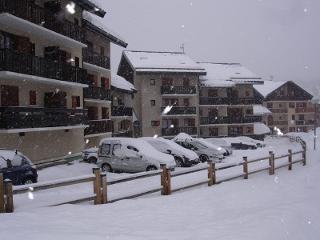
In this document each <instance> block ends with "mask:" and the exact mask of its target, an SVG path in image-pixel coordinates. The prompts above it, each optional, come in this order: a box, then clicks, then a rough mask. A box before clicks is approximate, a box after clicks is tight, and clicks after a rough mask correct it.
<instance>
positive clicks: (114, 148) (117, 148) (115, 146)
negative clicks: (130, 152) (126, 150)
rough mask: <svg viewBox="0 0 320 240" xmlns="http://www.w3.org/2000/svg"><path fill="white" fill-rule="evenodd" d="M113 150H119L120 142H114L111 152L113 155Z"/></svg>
mask: <svg viewBox="0 0 320 240" xmlns="http://www.w3.org/2000/svg"><path fill="white" fill-rule="evenodd" d="M115 150H121V144H114V145H113V149H112V154H113V155H114V151H115Z"/></svg>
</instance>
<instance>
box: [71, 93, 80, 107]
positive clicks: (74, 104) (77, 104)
mask: <svg viewBox="0 0 320 240" xmlns="http://www.w3.org/2000/svg"><path fill="white" fill-rule="evenodd" d="M78 107H80V96H72V108H78Z"/></svg>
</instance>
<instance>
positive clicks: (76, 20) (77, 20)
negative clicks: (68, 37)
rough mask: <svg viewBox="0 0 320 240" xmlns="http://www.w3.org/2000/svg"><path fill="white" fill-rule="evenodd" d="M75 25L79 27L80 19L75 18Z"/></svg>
mask: <svg viewBox="0 0 320 240" xmlns="http://www.w3.org/2000/svg"><path fill="white" fill-rule="evenodd" d="M74 24H75V25H77V26H79V19H78V18H74Z"/></svg>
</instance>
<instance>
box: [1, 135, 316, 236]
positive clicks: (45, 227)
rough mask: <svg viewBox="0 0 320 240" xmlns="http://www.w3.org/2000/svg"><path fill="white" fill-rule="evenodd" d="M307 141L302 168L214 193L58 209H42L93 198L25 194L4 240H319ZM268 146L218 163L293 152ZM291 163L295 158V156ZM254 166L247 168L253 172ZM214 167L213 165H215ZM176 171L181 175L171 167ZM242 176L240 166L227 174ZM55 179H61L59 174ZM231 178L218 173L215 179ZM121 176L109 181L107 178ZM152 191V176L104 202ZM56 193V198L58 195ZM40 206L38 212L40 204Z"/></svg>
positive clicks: (46, 176)
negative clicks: (73, 199)
mask: <svg viewBox="0 0 320 240" xmlns="http://www.w3.org/2000/svg"><path fill="white" fill-rule="evenodd" d="M306 139H307V141H308V149H309V151H308V164H307V166H305V167H303V166H302V165H301V164H296V165H294V166H293V171H291V172H289V171H288V170H287V169H286V168H283V169H279V170H276V174H275V175H274V176H269V175H268V174H267V171H266V172H262V173H259V174H255V175H250V176H249V179H248V180H243V179H238V180H233V181H230V182H226V183H223V184H219V185H216V186H213V187H210V188H209V187H207V186H206V185H203V187H198V188H194V189H190V190H186V191H182V192H177V193H173V194H172V195H170V196H160V195H159V194H153V195H150V196H146V197H143V198H138V199H134V200H124V201H119V202H116V203H113V204H107V205H101V206H93V205H88V204H85V205H65V206H60V207H41V204H40V205H39V202H41V201H44V202H45V203H46V204H47V203H48V202H50V201H52V202H54V201H56V200H57V199H58V200H59V198H61V200H62V199H64V198H65V197H66V195H68V194H69V195H70V196H71V194H80V193H81V192H82V193H83V194H85V193H87V192H90V191H91V192H92V186H91V185H88V184H79V186H77V187H73V189H72V190H71V189H68V188H66V189H64V188H61V189H59V191H58V190H57V191H52V190H48V191H43V192H46V194H44V193H43V194H42V195H41V194H39V195H38V194H37V193H35V195H34V200H30V199H28V198H27V197H26V196H27V195H25V194H22V195H21V196H20V197H18V198H17V197H16V198H15V205H16V210H17V211H16V213H14V214H5V215H0V221H1V223H2V224H1V225H0V232H1V238H3V239H7V240H8V239H9V240H10V239H33V240H37V239H46V240H47V239H48V240H50V239H61V240H64V239H72V238H74V239H77V240H81V239H116V240H118V239H175V240H176V239H224V240H226V239H232V240H233V239H246V240H247V239H262V240H264V239H268V240H269V239H290V240H292V239H293V240H295V239H297V240H298V239H308V240H313V239H319V237H320V228H319V222H320V207H319V202H320V186H319V184H318V183H319V182H320V175H319V171H320V161H319V159H318V156H319V152H320V151H316V152H314V151H313V150H312V149H313V148H312V137H310V136H309V135H308V136H306ZM266 143H267V147H266V148H262V149H258V150H247V151H234V154H233V156H232V157H230V158H228V159H226V160H225V162H224V163H221V165H225V164H230V163H234V162H239V161H241V160H242V156H248V158H249V160H250V159H254V158H257V157H264V156H266V155H267V154H268V151H270V150H272V151H274V152H275V153H276V155H278V154H283V153H287V151H288V148H291V149H293V150H294V151H295V150H299V149H300V146H299V145H298V144H296V143H290V142H289V140H288V139H284V138H281V139H267V140H266ZM297 157H298V156H297ZM264 164H265V163H260V162H258V163H257V165H255V166H249V168H251V169H252V168H258V167H261V166H263V165H264ZM221 165H220V166H221ZM92 166H93V165H89V164H84V163H79V164H74V165H71V166H59V167H54V168H49V169H45V170H42V171H40V181H47V180H52V179H55V178H56V177H58V178H60V177H75V176H78V175H83V174H90V173H91V168H92ZM177 171H180V169H178V170H177ZM232 171H234V173H241V171H242V168H241V167H239V168H234V169H233V170H232ZM58 173H61V175H58ZM228 174H233V173H230V170H225V171H219V172H218V176H217V177H218V179H219V178H220V179H221V178H223V177H224V176H226V175H228ZM123 175H124V174H120V176H119V175H116V174H112V175H109V178H117V177H122V176H123ZM205 179H206V172H205V171H204V172H198V173H195V174H190V175H185V176H181V177H177V178H173V179H172V185H173V189H175V188H176V187H180V186H183V185H184V184H187V183H191V182H197V181H199V180H205ZM154 186H159V176H157V177H154V178H148V179H141V180H138V181H135V182H132V183H131V182H130V183H123V184H117V185H112V186H109V193H110V194H109V198H110V199H112V198H116V197H119V196H121V195H123V194H125V193H126V194H128V193H134V192H136V191H141V190H145V189H148V188H152V187H154ZM62 195H63V196H62ZM45 203H44V204H43V206H45V205H46V204H45Z"/></svg>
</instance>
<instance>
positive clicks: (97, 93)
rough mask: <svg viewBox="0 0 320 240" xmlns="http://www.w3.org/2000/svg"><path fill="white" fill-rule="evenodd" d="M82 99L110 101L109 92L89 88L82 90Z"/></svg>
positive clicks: (102, 89) (93, 87)
mask: <svg viewBox="0 0 320 240" xmlns="http://www.w3.org/2000/svg"><path fill="white" fill-rule="evenodd" d="M83 97H84V98H89V99H97V100H104V101H111V91H110V90H109V89H105V88H102V87H95V86H89V87H87V88H84V89H83Z"/></svg>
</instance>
